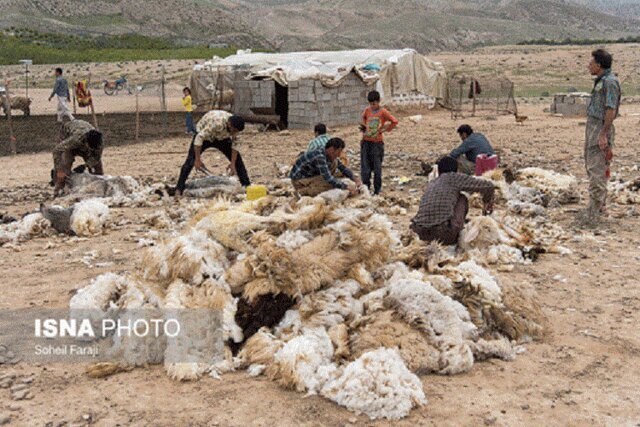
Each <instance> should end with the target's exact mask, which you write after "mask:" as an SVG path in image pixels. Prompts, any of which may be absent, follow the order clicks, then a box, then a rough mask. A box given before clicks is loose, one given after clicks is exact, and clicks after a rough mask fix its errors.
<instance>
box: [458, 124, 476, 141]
mask: <svg viewBox="0 0 640 427" xmlns="http://www.w3.org/2000/svg"><path fill="white" fill-rule="evenodd" d="M472 133H473V129H471V126H469V125H462V126H460V127H459V128H458V135H460V139H461V140H463V141H464V140H465V139H467V138H469V136H471V134H472Z"/></svg>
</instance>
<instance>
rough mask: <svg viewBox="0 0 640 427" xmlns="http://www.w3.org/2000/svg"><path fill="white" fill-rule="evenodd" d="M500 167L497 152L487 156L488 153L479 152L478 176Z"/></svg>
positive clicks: (477, 162)
mask: <svg viewBox="0 0 640 427" xmlns="http://www.w3.org/2000/svg"><path fill="white" fill-rule="evenodd" d="M497 167H498V156H496V155H495V154H494V155H493V156H491V157H487V155H486V154H478V157H476V176H482V174H484V173H485V172H488V171H491V170H494V169H496V168H497Z"/></svg>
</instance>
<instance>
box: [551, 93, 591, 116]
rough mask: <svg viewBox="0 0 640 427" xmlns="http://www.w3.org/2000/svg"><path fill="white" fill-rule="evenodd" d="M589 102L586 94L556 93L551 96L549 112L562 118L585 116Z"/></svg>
mask: <svg viewBox="0 0 640 427" xmlns="http://www.w3.org/2000/svg"><path fill="white" fill-rule="evenodd" d="M590 100H591V95H590V94H588V93H582V92H575V93H557V94H555V95H554V96H553V104H551V112H552V113H554V114H562V115H563V116H586V115H587V106H588V105H589V101H590Z"/></svg>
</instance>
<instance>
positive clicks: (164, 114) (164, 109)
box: [160, 65, 168, 137]
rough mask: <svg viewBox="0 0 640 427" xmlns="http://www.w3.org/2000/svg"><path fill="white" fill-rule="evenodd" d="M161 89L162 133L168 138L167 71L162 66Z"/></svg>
mask: <svg viewBox="0 0 640 427" xmlns="http://www.w3.org/2000/svg"><path fill="white" fill-rule="evenodd" d="M160 88H161V90H162V93H161V94H160V96H161V101H162V102H161V104H162V132H163V134H164V136H165V137H166V136H167V120H168V118H167V95H166V92H165V69H164V65H163V66H162V81H161V82H160Z"/></svg>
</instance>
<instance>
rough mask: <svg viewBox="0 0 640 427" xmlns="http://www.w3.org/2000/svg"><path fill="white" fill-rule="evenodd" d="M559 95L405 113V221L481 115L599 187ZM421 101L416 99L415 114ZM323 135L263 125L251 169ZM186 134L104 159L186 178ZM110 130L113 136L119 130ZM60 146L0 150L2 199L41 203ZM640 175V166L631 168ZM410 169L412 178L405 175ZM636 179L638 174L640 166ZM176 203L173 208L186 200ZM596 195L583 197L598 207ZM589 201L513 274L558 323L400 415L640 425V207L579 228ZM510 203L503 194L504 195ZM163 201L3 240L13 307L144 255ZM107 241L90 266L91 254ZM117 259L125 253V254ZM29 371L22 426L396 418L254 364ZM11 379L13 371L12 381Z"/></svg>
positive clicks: (429, 419)
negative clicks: (462, 111)
mask: <svg viewBox="0 0 640 427" xmlns="http://www.w3.org/2000/svg"><path fill="white" fill-rule="evenodd" d="M545 107H547V105H546V104H538V105H527V106H524V107H523V111H522V113H524V114H526V115H528V116H529V119H528V120H527V121H526V122H525V123H524V124H523V125H517V124H516V123H515V122H514V119H513V117H512V116H503V117H487V118H470V119H458V120H455V121H454V120H452V119H451V117H450V115H449V113H448V112H446V111H430V112H425V115H424V118H423V119H422V120H421V121H419V122H418V123H417V124H414V123H412V122H410V121H409V120H407V119H406V118H405V119H401V123H400V126H399V127H398V129H397V130H396V131H394V132H392V133H390V134H389V135H388V136H387V143H386V158H385V165H384V191H385V192H386V194H387V195H394V196H396V197H398V198H403V199H405V200H408V201H410V202H411V203H412V206H411V208H410V209H409V212H408V213H407V215H401V216H397V217H394V218H393V221H394V223H396V225H397V227H399V228H402V227H406V226H407V223H408V221H409V219H410V218H411V217H412V216H413V214H414V213H415V210H416V208H417V199H418V198H419V196H420V194H421V192H422V189H423V188H424V185H425V180H426V178H424V177H420V176H416V175H415V174H416V173H417V172H418V171H419V161H418V160H419V159H423V160H433V159H434V158H435V157H436V156H437V155H439V154H443V153H445V152H447V151H448V150H450V149H451V148H452V147H454V146H455V145H456V144H457V143H458V140H457V135H456V134H455V128H456V127H457V126H458V125H460V124H462V123H463V122H468V123H469V124H471V125H472V126H473V127H474V128H475V129H476V130H477V131H479V132H483V133H485V134H486V135H487V136H488V137H489V138H490V139H491V141H492V142H493V144H494V146H495V147H496V148H497V149H498V150H500V152H501V155H502V158H503V159H504V161H505V162H506V163H508V164H510V165H513V166H516V167H521V166H526V165H535V166H542V167H545V168H549V169H553V170H557V171H560V172H569V173H572V174H574V175H576V176H577V177H578V178H579V179H580V180H581V182H580V187H581V190H582V192H583V196H586V192H585V190H586V181H585V178H586V174H585V172H584V170H583V163H582V144H583V134H584V129H585V128H584V124H585V120H584V119H568V118H560V117H553V116H550V115H548V114H546V113H543V108H545ZM414 113H415V112H414ZM639 121H640V106H638V105H631V106H625V107H624V108H623V109H622V117H620V118H619V119H618V120H617V122H616V125H617V148H616V159H615V164H614V167H613V169H614V172H615V171H616V170H620V168H621V167H623V166H624V167H630V166H633V165H638V164H639V163H640V160H639V159H638V155H637V147H636V145H637V144H636V140H637V130H638V129H639V126H640V123H639ZM332 131H333V133H334V134H335V135H338V136H342V137H344V138H345V139H346V142H347V147H348V149H349V157H350V158H351V160H352V161H353V163H354V164H355V165H357V157H358V148H357V142H358V140H357V138H358V134H357V129H356V127H355V126H353V127H345V128H340V129H335V130H332ZM310 137H311V135H310V133H309V132H302V131H285V132H282V133H276V132H273V133H259V132H257V131H255V130H252V129H248V130H247V131H246V132H245V134H244V135H243V136H242V138H244V139H245V141H246V142H247V145H246V146H245V147H246V148H244V151H243V152H242V154H243V157H244V158H245V163H246V164H247V165H248V168H249V172H250V175H251V177H252V179H253V180H254V181H255V182H257V183H264V184H267V185H269V184H272V183H273V182H274V180H275V172H276V169H275V166H274V164H275V163H279V164H287V163H290V162H292V160H293V158H294V157H295V155H296V154H297V153H298V152H299V151H300V150H301V149H302V148H303V147H305V146H306V143H307V140H308V139H310ZM188 142H189V141H188V138H187V137H186V136H185V137H181V138H176V139H171V140H164V141H161V140H158V141H152V142H148V143H144V144H139V145H130V146H118V147H111V148H107V149H106V151H105V154H104V164H105V170H106V172H107V173H109V174H113V175H132V176H134V177H136V178H138V179H142V180H145V181H147V180H150V181H154V182H158V181H161V180H165V181H174V180H175V179H176V177H177V174H178V171H179V168H180V165H181V162H182V160H183V158H184V156H185V153H186V149H187V145H188ZM107 143H108V141H107ZM204 160H205V163H206V164H207V166H208V167H209V168H211V169H212V170H213V171H214V172H217V173H221V172H222V171H223V170H224V168H225V167H226V161H223V159H222V156H221V155H220V154H219V153H217V152H206V153H205V156H204ZM50 167H51V157H50V154H48V153H39V154H31V155H19V156H17V157H15V158H11V157H3V158H0V183H1V185H0V189H1V190H0V211H6V212H8V213H10V214H13V215H21V214H24V213H25V212H28V211H32V210H34V209H36V208H37V206H38V204H39V203H40V202H41V201H43V199H44V198H46V197H49V194H50V193H51V191H50V188H49V187H48V186H47V181H48V171H49V169H50ZM632 173H633V174H635V175H636V176H637V174H638V172H637V171H636V172H632ZM400 176H408V177H410V178H412V181H411V182H410V183H409V184H406V185H404V186H401V185H400V184H399V183H397V181H394V178H397V177H400ZM629 177H630V176H629V175H626V178H627V179H628V178H629ZM167 203H169V204H168V205H167V206H165V208H166V209H173V206H174V205H173V204H174V203H175V202H173V201H172V202H167ZM584 203H585V202H584V200H583V202H582V204H584ZM579 207H580V206H579V205H570V206H563V207H561V208H557V209H554V210H553V212H552V214H551V220H553V221H555V222H557V223H559V224H561V225H562V226H564V227H565V229H566V230H567V231H568V233H569V235H570V239H569V240H568V241H567V242H564V243H563V244H564V245H565V246H567V247H569V248H570V249H571V250H572V251H573V254H571V255H568V256H559V255H543V256H542V257H541V258H540V259H539V260H538V261H537V262H535V263H533V264H531V265H528V266H518V267H516V269H515V270H514V271H513V272H510V273H496V274H497V275H498V276H499V278H500V280H503V281H511V282H514V283H521V284H522V285H523V286H532V287H533V288H535V290H536V291H537V294H538V298H539V301H540V302H541V305H542V306H543V308H544V311H545V313H546V315H547V316H548V318H549V324H550V325H551V326H550V334H549V336H548V337H547V338H546V339H545V340H544V341H542V342H535V343H530V344H527V345H526V352H524V353H523V354H520V355H518V357H517V358H516V360H515V361H513V362H504V361H499V360H490V361H488V362H483V363H479V364H477V365H474V367H473V369H472V370H471V371H470V372H469V373H466V374H463V375H457V376H436V375H430V376H423V377H422V378H421V379H422V382H423V386H424V391H425V394H426V396H427V398H428V400H429V403H428V404H427V405H426V406H424V407H422V408H418V409H414V410H413V411H412V412H411V413H410V415H409V416H408V417H407V418H405V419H404V420H402V421H400V422H398V423H397V424H398V425H406V426H410V425H483V424H484V425H531V426H537V425H573V426H582V425H625V426H637V425H640V387H639V386H638V384H639V383H640V334H638V329H637V325H638V322H640V314H639V313H640V310H638V309H639V308H640V281H639V280H638V277H639V276H640V262H639V261H640V234H638V231H637V230H638V228H639V227H640V217H639V216H638V211H637V209H638V208H637V207H636V210H634V209H633V208H631V209H630V208H629V207H628V206H616V205H612V206H611V207H610V218H609V219H608V225H606V226H605V227H603V228H602V229H601V230H599V231H596V232H584V231H580V230H575V229H573V228H572V227H571V223H572V220H573V217H574V215H575V211H576V210H577V209H578V208H579ZM498 208H500V207H498ZM154 210H156V209H148V208H137V209H134V208H114V209H112V218H113V219H114V221H120V220H121V219H127V220H128V221H126V222H125V223H124V224H123V225H122V226H121V227H118V228H117V229H109V230H107V232H106V234H104V235H102V236H98V237H94V238H91V239H80V240H73V239H63V238H61V237H50V238H37V239H34V240H31V241H29V242H26V243H24V244H22V245H21V246H20V247H19V250H17V251H16V250H12V249H8V248H0V269H1V271H3V272H4V276H5V278H4V280H3V281H2V282H1V285H0V289H1V292H2V299H1V300H0V309H8V308H27V307H63V308H64V307H67V306H68V302H69V299H70V297H71V295H72V294H73V292H74V290H75V289H76V288H78V287H80V286H84V285H85V284H86V283H87V282H88V281H89V280H90V279H91V278H93V277H95V276H96V275H98V274H100V273H102V272H107V271H124V270H131V269H133V268H134V266H135V264H136V262H137V259H138V257H139V255H140V250H139V248H138V247H137V246H136V243H135V236H137V235H142V234H143V233H144V227H143V226H142V225H141V222H140V220H139V219H140V218H141V217H142V216H143V215H144V214H146V213H149V212H152V211H154ZM89 251H96V254H97V256H96V257H95V259H94V260H93V261H92V262H91V263H89V265H85V264H84V263H83V262H82V258H83V256H84V255H85V254H87V253H88V252H89ZM100 263H107V265H106V266H100V265H98V266H96V264H100ZM111 263H112V264H111ZM6 374H15V375H17V381H25V382H27V383H28V387H29V389H30V391H31V394H32V395H33V398H32V399H30V400H19V401H16V400H12V398H11V395H10V392H9V390H8V389H3V388H0V419H5V418H6V417H9V418H10V420H11V423H12V424H15V425H51V426H55V425H89V424H95V425H104V426H113V425H140V426H142V425H155V426H169V425H186V424H189V425H203V426H204V425H213V426H218V425H219V426H245V425H257V426H271V425H283V426H324V425H327V426H329V425H330V426H336V425H388V424H389V423H388V422H384V421H379V422H371V421H370V420H369V419H368V418H367V417H365V416H356V415H355V414H353V413H351V412H349V411H347V410H346V409H344V408H342V407H339V406H337V405H335V404H333V403H331V402H329V401H327V400H325V399H323V398H321V397H305V396H303V395H301V394H299V393H295V392H289V391H284V390H282V389H281V388H279V387H278V386H277V385H276V384H275V383H272V382H270V381H268V380H267V379H264V378H263V377H260V378H257V379H256V378H250V377H249V376H248V375H247V374H246V373H244V372H241V373H233V374H227V375H224V376H223V378H222V379H221V380H215V379H211V378H205V379H203V380H201V381H198V382H194V383H176V382H172V381H171V380H169V379H168V377H167V376H166V375H165V373H164V371H163V369H162V367H151V368H148V369H142V368H140V369H136V370H134V371H132V372H128V373H122V374H117V375H114V376H112V377H108V378H105V379H100V380H94V379H90V378H88V377H87V376H86V375H84V367H83V366H80V365H44V364H41V365H34V364H27V363H24V362H23V363H18V364H17V365H0V378H2V376H3V375H6ZM0 383H1V380H0Z"/></svg>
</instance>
